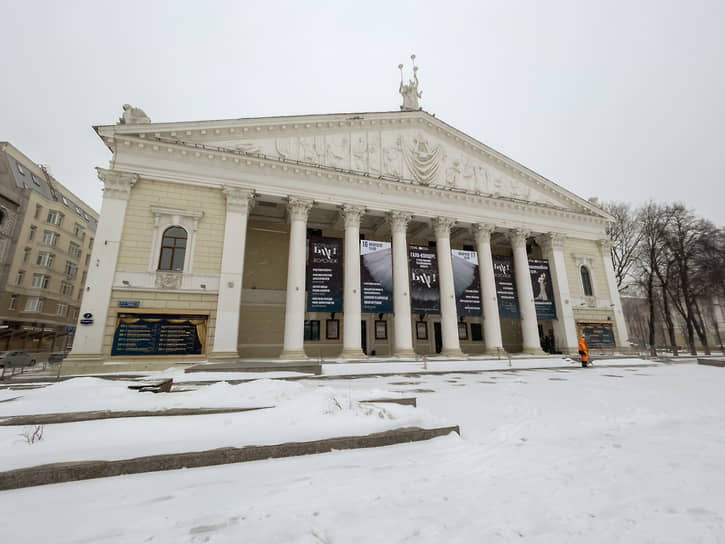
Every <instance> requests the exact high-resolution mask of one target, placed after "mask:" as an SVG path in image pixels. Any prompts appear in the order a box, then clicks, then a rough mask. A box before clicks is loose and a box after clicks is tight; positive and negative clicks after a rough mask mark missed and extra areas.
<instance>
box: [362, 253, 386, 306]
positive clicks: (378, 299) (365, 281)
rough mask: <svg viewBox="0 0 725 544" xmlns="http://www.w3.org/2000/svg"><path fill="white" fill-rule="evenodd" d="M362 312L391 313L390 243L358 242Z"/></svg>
mask: <svg viewBox="0 0 725 544" xmlns="http://www.w3.org/2000/svg"><path fill="white" fill-rule="evenodd" d="M360 287H361V292H360V297H361V299H362V311H363V312H366V313H373V314H380V313H383V314H392V313H393V254H392V253H391V249H390V242H376V241H374V240H360Z"/></svg>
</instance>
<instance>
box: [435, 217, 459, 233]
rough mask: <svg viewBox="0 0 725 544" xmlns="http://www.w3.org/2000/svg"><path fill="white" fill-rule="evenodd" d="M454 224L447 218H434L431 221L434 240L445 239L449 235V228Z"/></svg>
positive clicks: (452, 220)
mask: <svg viewBox="0 0 725 544" xmlns="http://www.w3.org/2000/svg"><path fill="white" fill-rule="evenodd" d="M455 224H456V220H455V219H451V218H449V217H436V218H435V219H434V220H433V230H434V231H435V235H436V238H447V237H448V236H450V235H451V227H453V225H455Z"/></svg>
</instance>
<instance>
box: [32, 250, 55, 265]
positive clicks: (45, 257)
mask: <svg viewBox="0 0 725 544" xmlns="http://www.w3.org/2000/svg"><path fill="white" fill-rule="evenodd" d="M54 260H55V255H53V254H52V253H48V252H47V251H41V252H40V253H38V258H37V259H36V260H35V264H37V265H38V266H43V267H45V268H50V267H52V266H53V261H54Z"/></svg>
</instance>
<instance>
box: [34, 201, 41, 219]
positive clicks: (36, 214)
mask: <svg viewBox="0 0 725 544" xmlns="http://www.w3.org/2000/svg"><path fill="white" fill-rule="evenodd" d="M42 209H43V206H41V205H40V204H36V205H35V215H34V216H33V217H34V218H35V219H37V218H38V217H40V210H42Z"/></svg>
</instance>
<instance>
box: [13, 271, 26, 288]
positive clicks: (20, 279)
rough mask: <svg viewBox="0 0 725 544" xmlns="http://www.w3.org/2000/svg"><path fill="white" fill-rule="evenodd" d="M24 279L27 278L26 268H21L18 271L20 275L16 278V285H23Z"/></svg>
mask: <svg viewBox="0 0 725 544" xmlns="http://www.w3.org/2000/svg"><path fill="white" fill-rule="evenodd" d="M24 279H25V271H24V270H19V271H18V275H17V277H16V278H15V284H16V285H22V284H23V280H24Z"/></svg>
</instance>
